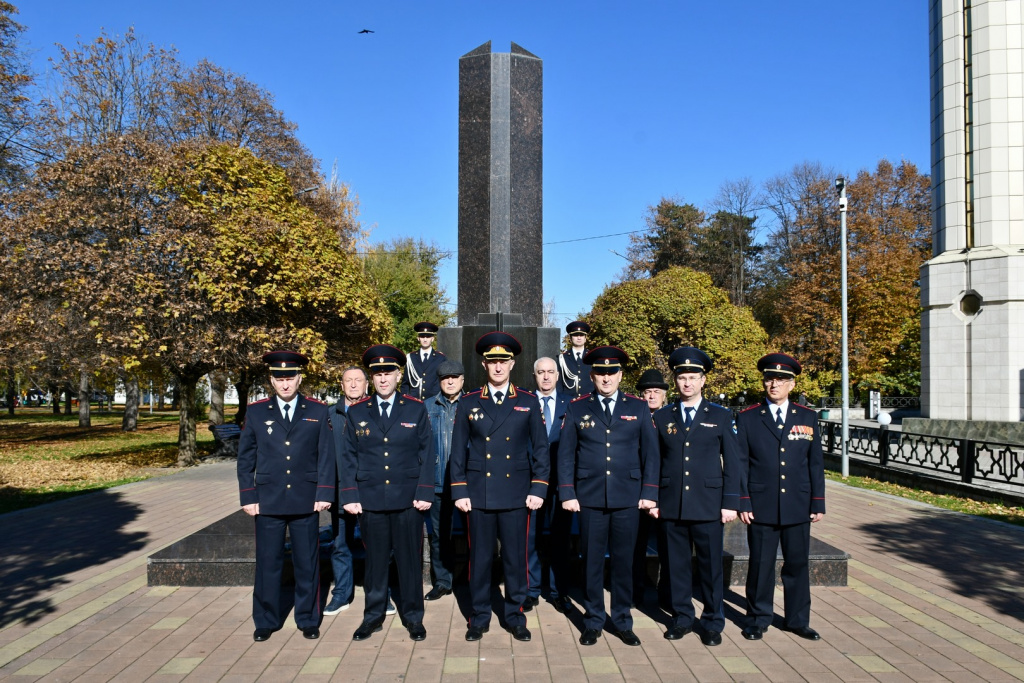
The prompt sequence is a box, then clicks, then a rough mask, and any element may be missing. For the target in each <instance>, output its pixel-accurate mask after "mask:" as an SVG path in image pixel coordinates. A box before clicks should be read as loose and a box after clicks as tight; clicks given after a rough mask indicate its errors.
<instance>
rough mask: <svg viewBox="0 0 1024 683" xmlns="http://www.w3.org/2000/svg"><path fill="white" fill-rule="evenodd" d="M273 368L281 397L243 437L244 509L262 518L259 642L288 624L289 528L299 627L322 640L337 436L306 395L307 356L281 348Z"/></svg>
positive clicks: (270, 359) (252, 409) (272, 357)
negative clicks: (284, 592)
mask: <svg viewBox="0 0 1024 683" xmlns="http://www.w3.org/2000/svg"><path fill="white" fill-rule="evenodd" d="M263 362H265V363H267V364H268V365H269V366H270V384H271V386H273V388H274V393H275V396H273V397H272V398H269V399H264V400H262V401H257V402H255V403H253V404H251V405H250V406H249V410H248V413H247V415H246V420H245V424H244V425H243V427H242V434H241V436H240V437H239V440H238V465H237V469H238V489H239V497H240V499H241V503H242V509H243V510H245V512H246V514H248V515H251V516H253V517H255V518H256V582H255V585H254V587H253V594H252V618H253V622H255V624H256V630H255V631H254V632H253V640H255V641H257V642H262V641H264V640H267V639H268V638H270V635H271V634H272V633H273V632H274V631H276V630H278V629H280V628H281V625H282V624H283V623H284V615H283V614H282V613H281V567H282V565H283V564H284V538H285V530H287V531H288V534H289V536H290V537H291V544H292V565H293V567H294V569H295V625H296V626H298V627H299V629H301V630H302V635H303V636H304V637H306V638H310V639H314V638H319V637H320V618H321V615H320V590H319V589H320V511H321V510H327V509H328V508H330V506H331V501H333V500H334V496H335V460H334V441H333V440H332V438H331V422H330V417H329V415H328V412H327V406H326V405H325V404H323V403H321V402H320V401H314V400H313V399H311V398H308V397H306V396H302V395H301V394H299V386H300V385H301V384H302V375H301V374H299V372H300V369H301V368H302V367H303V366H304V365H306V363H308V362H309V360H308V359H307V358H306V357H305V356H303V355H302V354H299V353H293V352H291V351H274V352H271V353H268V354H265V355H264V356H263Z"/></svg>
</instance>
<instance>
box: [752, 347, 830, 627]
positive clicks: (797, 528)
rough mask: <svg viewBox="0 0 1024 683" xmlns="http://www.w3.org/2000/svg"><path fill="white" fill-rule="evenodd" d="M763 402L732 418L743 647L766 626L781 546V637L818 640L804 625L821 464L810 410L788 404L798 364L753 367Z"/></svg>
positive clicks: (782, 361)
mask: <svg viewBox="0 0 1024 683" xmlns="http://www.w3.org/2000/svg"><path fill="white" fill-rule="evenodd" d="M757 369H758V370H760V371H761V372H762V373H763V374H764V389H765V394H766V398H765V400H764V401H762V402H761V403H758V404H756V405H753V406H751V407H750V408H748V409H747V410H744V411H743V412H742V413H740V414H739V415H738V416H737V418H736V426H737V428H738V438H739V448H740V466H741V468H742V470H743V474H744V477H745V479H746V484H747V490H748V491H749V496H750V498H749V505H750V507H749V508H747V509H748V510H751V511H750V512H741V513H740V518H741V519H742V520H743V522H744V523H745V524H747V525H748V526H747V541H748V544H749V546H750V569H749V572H748V573H747V610H748V611H747V614H748V616H749V617H750V624H749V625H748V626H747V627H746V628H744V629H743V637H744V638H746V639H747V640H760V639H761V637H762V635H764V633H765V631H767V630H768V626H769V624H771V621H772V614H773V609H772V597H773V595H774V593H775V557H776V552H777V550H778V548H779V543H780V541H781V543H782V589H783V605H784V606H785V615H784V617H783V625H784V627H785V628H786V630H788V631H791V632H793V633H794V634H796V635H798V636H800V637H801V638H806V639H808V640H818V639H819V636H818V633H817V631H815V630H814V629H812V628H811V627H810V626H809V623H810V618H811V584H810V575H809V563H810V559H809V555H810V544H811V523H812V522H817V521H819V520H820V519H821V518H822V517H823V516H824V515H825V465H824V458H823V456H822V452H821V435H820V433H819V431H818V416H817V413H815V411H813V410H811V409H810V408H805V407H804V406H800V405H797V404H795V403H790V401H789V392H790V391H792V390H793V385H794V384H795V382H796V376H797V375H799V374H800V363H798V362H797V360H796V359H795V358H792V357H790V356H787V355H786V354H784V353H770V354H768V355H767V356H764V357H763V358H761V360H759V361H758V362H757Z"/></svg>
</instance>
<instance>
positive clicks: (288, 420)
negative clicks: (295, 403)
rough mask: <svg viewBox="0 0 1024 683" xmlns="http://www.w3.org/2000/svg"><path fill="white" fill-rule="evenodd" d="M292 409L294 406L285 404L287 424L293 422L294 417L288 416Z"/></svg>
mask: <svg viewBox="0 0 1024 683" xmlns="http://www.w3.org/2000/svg"><path fill="white" fill-rule="evenodd" d="M291 407H292V406H291V404H290V403H285V404H284V421H285V422H291V421H292V416H291V415H289V414H288V411H289V410H290V409H291Z"/></svg>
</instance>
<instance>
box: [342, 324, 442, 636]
mask: <svg viewBox="0 0 1024 683" xmlns="http://www.w3.org/2000/svg"><path fill="white" fill-rule="evenodd" d="M404 363H405V354H403V353H402V352H401V351H400V350H399V349H396V348H395V347H394V346H390V345H388V344H378V345H376V346H371V347H370V348H368V349H367V350H366V352H365V353H363V365H365V366H366V368H367V369H368V370H369V372H370V378H371V381H372V382H373V387H374V390H375V391H376V394H375V395H374V396H371V397H369V398H367V399H365V400H363V401H361V402H359V403H356V404H355V405H353V406H351V407H349V409H348V413H347V414H346V424H345V439H344V441H343V444H344V445H343V450H342V454H341V458H340V462H341V473H340V475H339V477H338V480H339V482H340V486H341V491H340V498H341V502H342V504H343V505H344V506H345V511H346V512H348V513H351V514H356V515H360V518H359V527H360V530H361V531H362V536H363V542H364V544H365V545H366V568H365V577H364V579H363V587H364V591H365V595H366V604H365V607H364V609H363V623H362V624H361V625H360V626H359V628H358V629H356V631H355V633H354V634H353V636H352V637H353V639H354V640H364V639H366V638H369V637H370V636H371V635H373V633H375V632H377V631H380V630H381V628H382V624H383V622H384V615H385V610H386V607H387V603H388V565H389V564H390V558H391V555H392V553H394V557H395V566H396V567H397V568H398V585H399V588H400V593H401V596H400V597H401V600H400V603H399V605H398V609H399V611H400V613H401V615H402V621H403V623H404V624H405V627H406V628H407V629H408V630H409V637H410V638H412V639H413V640H423V639H424V638H426V635H427V632H426V629H424V627H423V579H422V574H421V560H420V558H421V557H422V553H421V547H422V543H423V516H422V512H425V511H427V510H429V509H430V506H431V503H432V502H433V500H434V439H433V436H432V434H431V431H430V420H429V418H428V417H427V411H426V408H425V407H424V405H423V403H422V402H421V401H419V400H418V399H416V398H413V397H411V396H405V395H401V394H399V393H398V392H397V391H396V390H397V388H398V385H399V382H400V381H401V377H402V366H403V365H404Z"/></svg>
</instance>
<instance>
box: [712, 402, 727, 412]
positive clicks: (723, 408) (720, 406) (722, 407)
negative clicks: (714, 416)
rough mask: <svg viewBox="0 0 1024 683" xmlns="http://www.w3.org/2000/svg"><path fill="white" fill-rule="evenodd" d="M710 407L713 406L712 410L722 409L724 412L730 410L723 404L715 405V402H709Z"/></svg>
mask: <svg viewBox="0 0 1024 683" xmlns="http://www.w3.org/2000/svg"><path fill="white" fill-rule="evenodd" d="M708 405H709V406H711V407H712V408H721V409H722V410H729V409H728V408H726V407H725V406H723V405H722V404H721V403H714V402H713V401H708Z"/></svg>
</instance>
